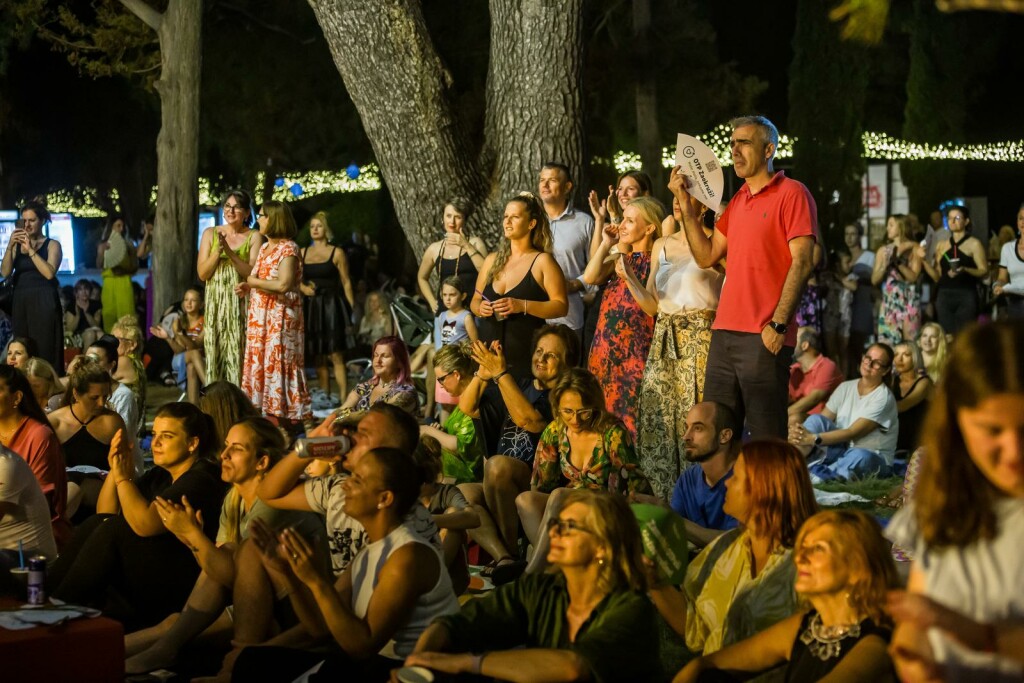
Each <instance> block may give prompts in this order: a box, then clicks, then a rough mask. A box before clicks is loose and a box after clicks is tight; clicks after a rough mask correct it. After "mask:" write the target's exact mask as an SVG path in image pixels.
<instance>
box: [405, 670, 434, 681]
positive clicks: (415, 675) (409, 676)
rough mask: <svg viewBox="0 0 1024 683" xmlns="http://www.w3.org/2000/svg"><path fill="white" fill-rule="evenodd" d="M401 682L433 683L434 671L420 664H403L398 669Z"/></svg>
mask: <svg viewBox="0 0 1024 683" xmlns="http://www.w3.org/2000/svg"><path fill="white" fill-rule="evenodd" d="M398 680H399V681H401V682H402V683H434V672H432V671H431V670H430V669H428V668H426V667H422V666H403V667H402V668H401V669H399V670H398Z"/></svg>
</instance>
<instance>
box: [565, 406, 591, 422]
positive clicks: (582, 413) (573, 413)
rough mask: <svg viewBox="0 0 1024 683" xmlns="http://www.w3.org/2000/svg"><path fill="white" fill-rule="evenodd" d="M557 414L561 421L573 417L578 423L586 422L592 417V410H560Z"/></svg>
mask: <svg viewBox="0 0 1024 683" xmlns="http://www.w3.org/2000/svg"><path fill="white" fill-rule="evenodd" d="M558 412H559V414H560V415H561V416H562V419H563V420H566V421H568V420H571V419H572V418H574V417H575V418H576V419H577V420H579V421H580V422H586V421H587V420H589V419H590V418H592V417H593V416H594V409H593V408H580V409H578V410H573V409H572V408H560V409H559V410H558Z"/></svg>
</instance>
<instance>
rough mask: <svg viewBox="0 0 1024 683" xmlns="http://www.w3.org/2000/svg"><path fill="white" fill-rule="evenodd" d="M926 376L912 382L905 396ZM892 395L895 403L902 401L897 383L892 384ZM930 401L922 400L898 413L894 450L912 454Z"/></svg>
mask: <svg viewBox="0 0 1024 683" xmlns="http://www.w3.org/2000/svg"><path fill="white" fill-rule="evenodd" d="M926 377H927V375H922V376H920V377H918V378H917V379H915V380H914V383H913V384H911V385H910V389H909V390H908V391H907V393H906V396H909V395H910V394H912V393H913V392H914V389H915V388H916V387H917V384H918V382H920V381H921V380H923V379H925V378H926ZM892 389H893V391H892V393H893V395H894V396H895V397H896V400H897V401H902V400H903V399H904V398H905V396H904V394H903V392H902V391H901V390H900V383H899V381H895V382H893V383H892ZM929 404H930V401H928V400H924V401H921V402H920V403H918V404H917V405H916V406H914V407H913V408H910V409H909V410H904V411H903V412H902V413H900V418H899V419H900V431H899V434H898V436H897V437H896V450H897V451H907V452H908V453H909V452H912V451H913V450H914V449H916V448H917V447H918V446H919V445H920V443H919V442H918V437H920V435H921V425H922V424H923V423H924V416H925V414H926V413H927V412H928V405H929Z"/></svg>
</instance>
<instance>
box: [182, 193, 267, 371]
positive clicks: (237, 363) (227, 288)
mask: <svg viewBox="0 0 1024 683" xmlns="http://www.w3.org/2000/svg"><path fill="white" fill-rule="evenodd" d="M221 208H222V211H223V215H224V225H217V226H214V227H212V228H207V229H206V230H205V231H204V232H203V237H202V240H200V243H199V261H198V265H197V270H198V272H199V279H200V280H202V281H203V282H205V283H206V305H205V310H206V320H207V321H209V322H208V325H207V327H206V329H205V334H204V336H203V346H204V348H205V349H206V381H207V382H216V381H217V380H221V379H223V380H227V381H229V382H231V383H232V384H241V383H242V353H243V351H244V350H245V319H246V312H247V307H246V302H245V300H244V299H239V298H238V296H236V295H235V287H236V286H237V285H238V284H239V283H240V282H244V281H245V279H246V278H247V277H249V275H250V273H252V269H253V266H255V265H256V255H257V254H259V251H260V247H261V246H262V245H263V236H262V235H261V234H260V233H259V231H258V230H253V229H252V228H251V227H250V226H251V225H252V222H253V216H252V199H251V198H250V197H249V193H248V192H246V191H245V190H231V191H230V192H228V193H227V195H226V196H225V197H224V202H223V204H222V206H221Z"/></svg>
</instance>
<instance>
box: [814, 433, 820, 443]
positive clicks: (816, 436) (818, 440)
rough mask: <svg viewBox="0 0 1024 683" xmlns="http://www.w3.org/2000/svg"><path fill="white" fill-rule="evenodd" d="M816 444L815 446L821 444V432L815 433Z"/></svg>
mask: <svg viewBox="0 0 1024 683" xmlns="http://www.w3.org/2000/svg"><path fill="white" fill-rule="evenodd" d="M814 445H815V446H820V445H821V434H815V435H814Z"/></svg>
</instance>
